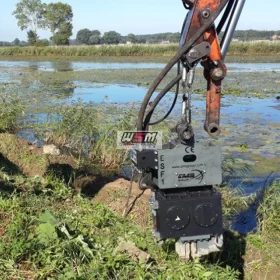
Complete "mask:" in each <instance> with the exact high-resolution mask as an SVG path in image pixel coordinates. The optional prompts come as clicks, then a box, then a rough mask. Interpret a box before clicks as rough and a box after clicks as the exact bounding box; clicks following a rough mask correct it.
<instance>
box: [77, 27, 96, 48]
mask: <svg viewBox="0 0 280 280" xmlns="http://www.w3.org/2000/svg"><path fill="white" fill-rule="evenodd" d="M92 35H93V34H92V31H90V30H89V29H88V28H85V29H81V30H79V31H78V33H77V36H76V40H77V42H79V43H81V44H86V45H88V44H89V39H90V37H91V36H92Z"/></svg>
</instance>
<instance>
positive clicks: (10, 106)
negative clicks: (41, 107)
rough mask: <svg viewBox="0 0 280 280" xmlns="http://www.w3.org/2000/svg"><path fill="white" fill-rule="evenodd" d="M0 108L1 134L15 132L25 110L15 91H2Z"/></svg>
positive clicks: (0, 93) (0, 90) (0, 92)
mask: <svg viewBox="0 0 280 280" xmlns="http://www.w3.org/2000/svg"><path fill="white" fill-rule="evenodd" d="M0 108H1V110H0V132H13V131H15V130H16V129H17V128H18V120H19V118H20V117H22V116H23V115H24V108H25V106H24V105H23V103H22V102H20V100H19V98H18V96H17V94H16V92H15V91H13V90H10V91H8V90H4V89H0Z"/></svg>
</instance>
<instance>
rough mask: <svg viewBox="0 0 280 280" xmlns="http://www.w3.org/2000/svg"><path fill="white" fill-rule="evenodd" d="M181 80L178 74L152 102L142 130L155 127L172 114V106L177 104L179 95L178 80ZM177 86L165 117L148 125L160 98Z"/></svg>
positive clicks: (180, 75)
mask: <svg viewBox="0 0 280 280" xmlns="http://www.w3.org/2000/svg"><path fill="white" fill-rule="evenodd" d="M181 79H182V74H179V75H178V76H177V77H176V78H174V79H173V80H172V81H171V82H170V83H169V84H168V85H167V86H166V87H165V88H164V89H163V90H162V91H161V92H160V93H159V94H158V96H157V97H156V99H155V100H154V101H153V104H152V108H151V109H150V111H149V112H148V114H147V116H146V118H145V121H144V125H143V129H144V130H146V129H147V127H148V125H156V124H158V123H160V122H162V121H164V120H165V119H166V118H167V117H168V116H169V115H170V113H171V112H172V110H173V109H174V106H175V104H176V102H177V98H178V95H179V87H180V83H179V82H180V80H181ZM176 84H177V88H176V92H175V96H174V100H173V103H172V105H171V107H170V109H169V110H168V112H167V113H166V115H165V116H164V117H163V118H161V119H160V120H158V121H156V122H153V123H150V120H151V117H152V115H153V112H154V110H155V108H156V107H157V105H158V104H159V103H160V101H161V100H162V98H163V97H164V96H165V95H166V94H167V93H168V92H169V91H170V90H171V89H172V88H173V87H174V86H175V85H176Z"/></svg>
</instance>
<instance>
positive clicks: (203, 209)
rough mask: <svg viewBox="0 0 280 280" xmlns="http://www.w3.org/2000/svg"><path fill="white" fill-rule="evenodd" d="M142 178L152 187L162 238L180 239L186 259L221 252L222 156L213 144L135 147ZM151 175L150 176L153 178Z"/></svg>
mask: <svg viewBox="0 0 280 280" xmlns="http://www.w3.org/2000/svg"><path fill="white" fill-rule="evenodd" d="M131 159H132V161H133V163H134V164H135V166H136V167H137V169H138V172H139V173H140V174H141V176H142V180H140V188H145V186H147V185H148V186H151V187H152V196H151V198H150V205H151V208H152V216H153V222H154V228H153V232H154V235H155V237H156V238H158V239H160V240H166V239H168V238H176V239H178V242H177V243H176V251H177V253H178V254H179V256H180V258H182V259H190V258H198V257H202V256H205V255H208V254H210V253H212V252H218V251H220V250H221V247H222V245H223V239H222V234H223V221H222V206H221V195H220V193H218V192H217V191H216V190H215V189H214V188H213V185H216V184H221V182H222V167H221V164H222V163H221V162H222V155H221V151H220V148H218V147H217V146H214V145H212V144H211V143H199V142H195V143H194V145H193V146H186V145H181V144H179V145H178V144H176V143H169V144H168V145H167V146H165V147H164V149H162V150H142V151H139V150H133V151H132V153H131ZM147 174H149V176H147Z"/></svg>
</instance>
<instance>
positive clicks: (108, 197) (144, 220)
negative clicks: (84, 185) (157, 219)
mask: <svg viewBox="0 0 280 280" xmlns="http://www.w3.org/2000/svg"><path fill="white" fill-rule="evenodd" d="M129 187H130V182H129V181H128V180H125V179H117V180H116V181H114V182H111V183H108V184H106V185H104V186H103V188H102V189H100V191H99V192H98V193H97V194H96V196H95V197H94V198H93V201H94V202H102V203H104V204H105V205H107V206H108V207H110V209H112V210H113V211H115V212H117V213H118V214H121V215H122V214H123V212H124V210H125V206H126V202H127V198H128V191H129ZM150 196H151V191H150V190H146V191H145V192H143V191H141V190H140V189H139V188H138V184H136V183H133V185H132V191H131V196H130V198H129V204H128V208H129V209H130V208H132V209H131V211H130V213H129V215H128V217H129V218H130V219H132V220H134V221H135V222H136V223H137V224H139V225H141V227H144V228H150V227H151V222H150V220H151V218H150V205H149V198H150ZM132 206H133V207H132Z"/></svg>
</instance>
